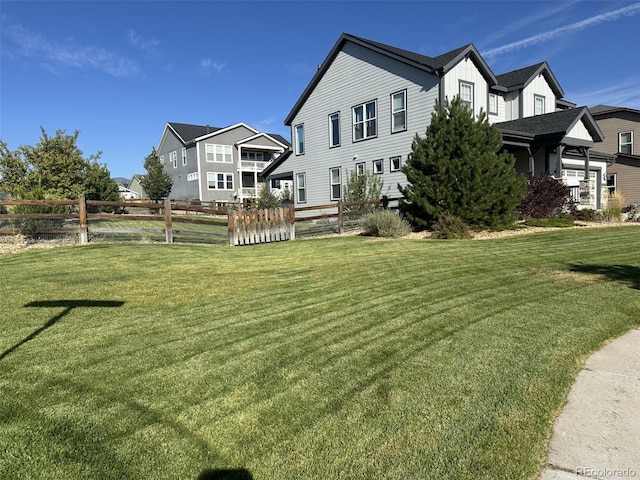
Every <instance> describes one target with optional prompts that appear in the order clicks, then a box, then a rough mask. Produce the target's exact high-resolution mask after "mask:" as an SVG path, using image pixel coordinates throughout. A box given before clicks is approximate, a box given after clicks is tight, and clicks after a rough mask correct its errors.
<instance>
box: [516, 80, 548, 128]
mask: <svg viewBox="0 0 640 480" xmlns="http://www.w3.org/2000/svg"><path fill="white" fill-rule="evenodd" d="M521 95H522V102H521V103H522V115H521V118H523V117H532V116H533V115H535V102H534V97H535V95H538V96H541V97H544V109H545V111H544V113H552V112H555V111H556V96H555V94H554V93H553V90H552V89H551V86H549V83H548V82H547V79H546V78H545V77H544V75H542V74H540V75H538V76H537V77H536V78H534V79H533V80H531V83H529V85H527V86H526V87H525V88H523V89H522V93H521Z"/></svg>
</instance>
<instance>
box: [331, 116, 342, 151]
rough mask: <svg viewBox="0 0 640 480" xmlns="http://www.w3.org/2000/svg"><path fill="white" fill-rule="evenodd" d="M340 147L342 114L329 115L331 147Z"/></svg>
mask: <svg viewBox="0 0 640 480" xmlns="http://www.w3.org/2000/svg"><path fill="white" fill-rule="evenodd" d="M339 146H340V113H332V114H331V115H329V147H339Z"/></svg>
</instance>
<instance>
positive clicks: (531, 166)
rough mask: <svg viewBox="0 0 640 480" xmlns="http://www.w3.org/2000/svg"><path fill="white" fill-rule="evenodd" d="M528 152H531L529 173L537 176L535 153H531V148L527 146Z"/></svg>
mask: <svg viewBox="0 0 640 480" xmlns="http://www.w3.org/2000/svg"><path fill="white" fill-rule="evenodd" d="M527 152H528V153H529V175H531V176H532V177H533V176H535V172H536V169H535V160H534V159H533V153H531V148H529V147H527Z"/></svg>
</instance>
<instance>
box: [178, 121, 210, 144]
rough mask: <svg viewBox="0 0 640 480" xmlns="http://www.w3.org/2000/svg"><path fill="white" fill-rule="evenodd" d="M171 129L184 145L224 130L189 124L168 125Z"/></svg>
mask: <svg viewBox="0 0 640 480" xmlns="http://www.w3.org/2000/svg"><path fill="white" fill-rule="evenodd" d="M167 125H168V126H169V128H171V129H172V130H173V132H174V133H175V134H176V135H177V137H178V138H179V139H180V141H182V143H189V142H190V141H192V140H194V139H196V138H198V137H202V136H203V135H206V134H208V133H212V132H217V131H218V130H222V128H221V127H210V126H209V125H192V124H189V123H176V122H169V123H167Z"/></svg>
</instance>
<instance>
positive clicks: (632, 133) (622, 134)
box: [590, 105, 640, 205]
mask: <svg viewBox="0 0 640 480" xmlns="http://www.w3.org/2000/svg"><path fill="white" fill-rule="evenodd" d="M590 110H591V114H592V115H593V118H594V119H595V121H596V123H597V124H598V126H599V127H600V130H602V132H603V133H604V135H605V138H604V141H603V142H602V146H600V145H598V149H601V150H602V151H603V152H605V153H608V154H610V155H614V156H615V163H614V164H613V165H611V166H610V167H609V169H608V170H607V172H608V175H607V187H608V188H609V193H611V194H613V192H616V191H618V192H620V193H622V195H623V196H624V198H625V200H626V201H627V203H635V204H638V205H640V146H638V143H637V140H636V139H637V135H640V110H635V109H633V108H626V107H614V106H610V105H598V106H595V107H593V108H591V109H590Z"/></svg>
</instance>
